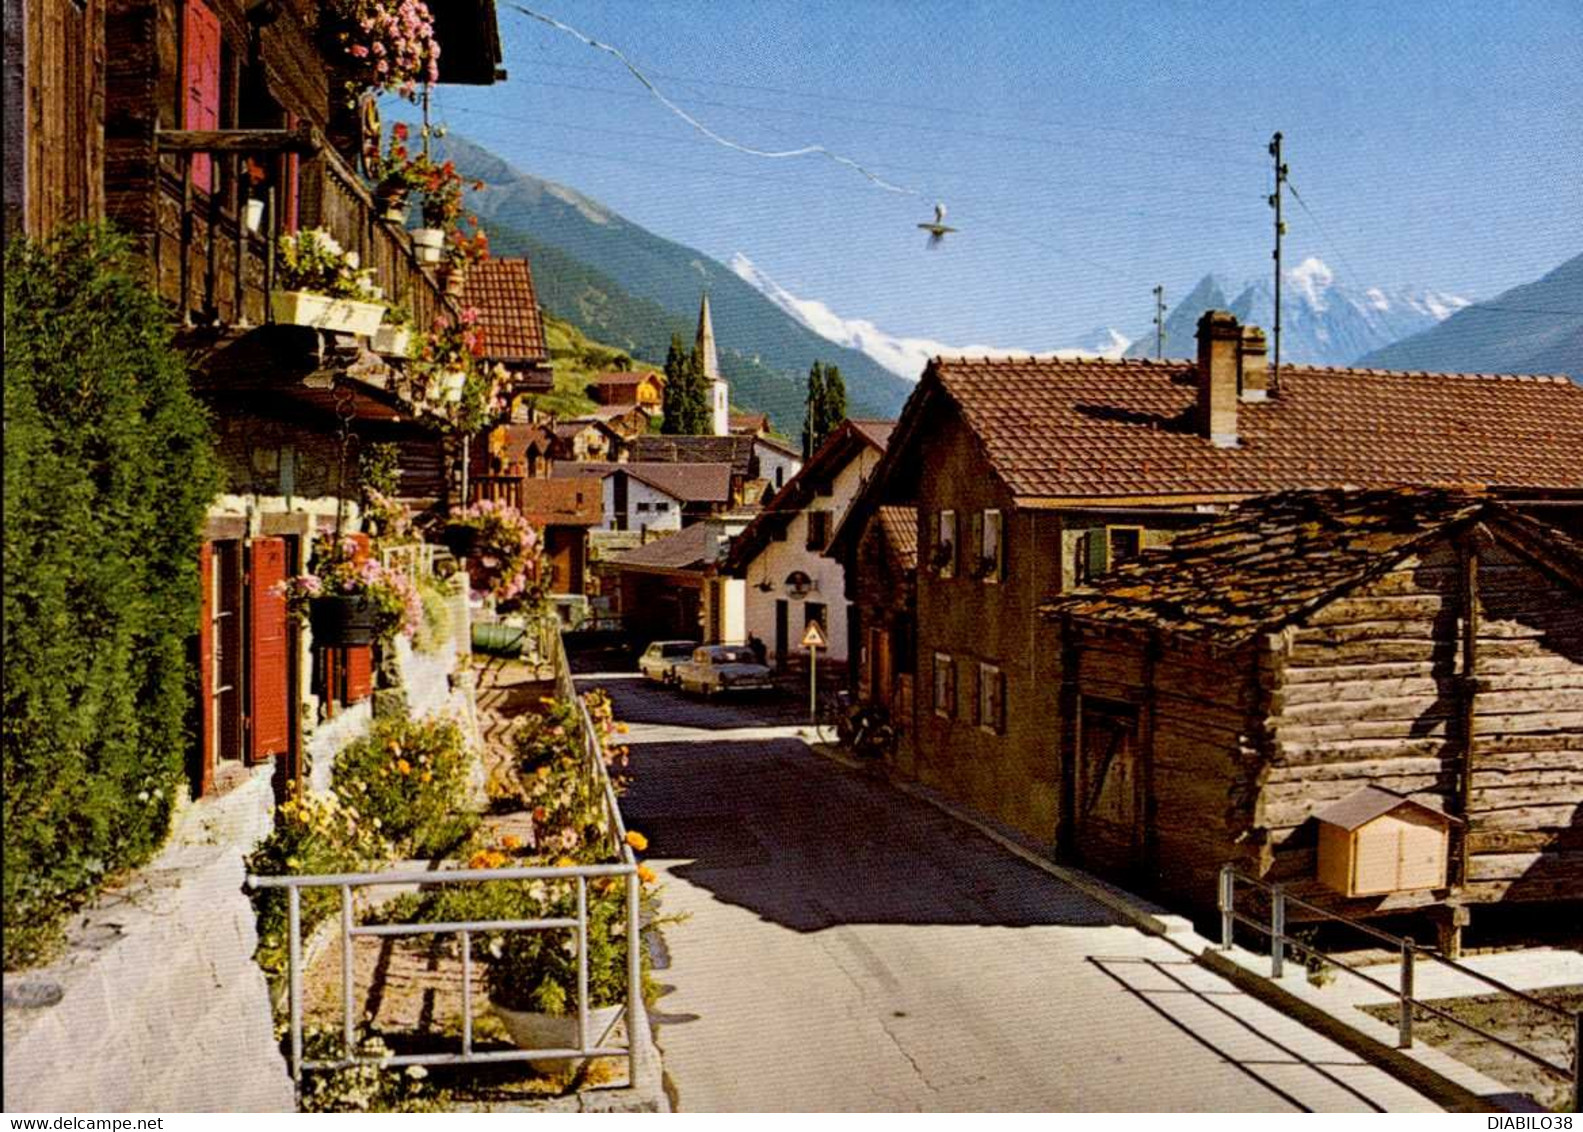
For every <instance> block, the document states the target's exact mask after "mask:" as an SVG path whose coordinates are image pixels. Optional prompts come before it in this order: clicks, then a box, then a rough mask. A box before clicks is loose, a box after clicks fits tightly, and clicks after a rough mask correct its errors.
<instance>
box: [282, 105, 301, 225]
mask: <svg viewBox="0 0 1583 1132" xmlns="http://www.w3.org/2000/svg"><path fill="white" fill-rule="evenodd" d="M286 128H287V129H288V130H295V129H296V128H297V116H296V115H295V114H293V113H292V112H291V111H290V110H288V111H286ZM281 173H282V176H281V190H280V193H281V196H283V197H284V198H285V199H284V200H282V201H281V202H280V215H281V223H282V225H283V226H284V227H285V230H286V231H287V232H295V231H296V230H297V223H298V219H299V217H300V208H299V206H300V203H301V197H302V158H301V156H300V155H299V154H295V153H288V154H286V156H285V158H284V159H283V160H282V170H281Z"/></svg>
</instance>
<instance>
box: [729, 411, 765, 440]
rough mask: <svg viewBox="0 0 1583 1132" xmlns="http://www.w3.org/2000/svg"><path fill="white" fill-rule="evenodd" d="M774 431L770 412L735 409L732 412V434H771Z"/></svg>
mask: <svg viewBox="0 0 1583 1132" xmlns="http://www.w3.org/2000/svg"><path fill="white" fill-rule="evenodd" d="M772 431H774V430H773V429H771V428H770V415H769V414H768V413H747V412H737V411H733V412H732V414H731V435H732V436H769V435H770V433H771V432H772Z"/></svg>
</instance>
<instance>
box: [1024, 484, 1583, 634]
mask: <svg viewBox="0 0 1583 1132" xmlns="http://www.w3.org/2000/svg"><path fill="white" fill-rule="evenodd" d="M1474 518H1478V519H1480V520H1482V521H1484V522H1486V523H1488V524H1490V525H1491V526H1492V527H1498V528H1500V529H1502V530H1504V531H1505V532H1506V533H1507V534H1508V536H1509V537H1511V538H1512V539H1514V540H1517V541H1519V542H1520V543H1521V544H1522V545H1526V546H1527V547H1529V548H1542V549H1541V550H1540V552H1541V553H1542V554H1543V555H1544V557H1546V558H1547V559H1552V558H1553V559H1559V560H1562V561H1564V562H1570V563H1571V564H1572V567H1571V570H1572V572H1573V573H1574V574H1577V573H1578V571H1583V545H1580V544H1579V543H1578V542H1576V541H1575V540H1573V539H1571V538H1569V537H1568V536H1567V535H1565V534H1563V533H1562V532H1560V531H1557V530H1554V529H1552V528H1550V527H1547V526H1545V525H1544V524H1541V523H1538V522H1536V521H1535V520H1533V519H1531V518H1528V517H1527V516H1525V515H1522V514H1519V513H1518V512H1516V511H1513V510H1512V509H1511V508H1509V507H1507V506H1505V505H1504V504H1500V503H1496V502H1493V501H1491V500H1488V499H1486V498H1483V497H1480V496H1477V495H1471V494H1467V493H1464V492H1455V491H1443V490H1439V489H1435V488H1397V489H1394V490H1373V491H1339V490H1331V491H1290V492H1283V493H1281V494H1279V495H1270V496H1263V497H1260V498H1256V499H1251V500H1247V501H1245V502H1243V503H1242V504H1240V505H1239V506H1238V508H1237V509H1236V510H1235V511H1233V512H1231V513H1230V514H1229V515H1227V516H1226V517H1225V518H1223V519H1219V520H1217V521H1215V522H1213V523H1210V524H1208V525H1206V526H1202V527H1197V528H1195V529H1193V530H1191V531H1188V532H1185V533H1183V534H1181V535H1179V536H1178V537H1177V539H1176V541H1175V542H1173V543H1171V545H1170V546H1169V547H1167V548H1165V549H1163V550H1158V551H1149V552H1147V553H1145V554H1144V556H1143V557H1141V558H1139V559H1136V560H1134V561H1132V562H1129V563H1126V564H1125V565H1123V566H1120V567H1117V568H1116V570H1114V571H1113V572H1112V573H1109V574H1107V575H1105V576H1104V577H1102V578H1101V579H1099V581H1098V582H1097V583H1096V584H1095V585H1094V586H1093V587H1091V588H1089V589H1087V590H1078V591H1074V592H1073V593H1071V594H1069V595H1067V596H1064V597H1062V598H1060V599H1058V600H1057V601H1054V602H1051V603H1050V604H1048V605H1045V606H1043V607H1041V612H1044V613H1046V614H1048V615H1057V616H1058V615H1065V616H1069V617H1074V618H1079V619H1083V620H1089V621H1102V622H1107V623H1122V624H1130V625H1136V626H1141V627H1153V628H1159V629H1163V630H1167V631H1170V632H1174V633H1187V634H1201V635H1207V636H1212V637H1213V639H1214V640H1215V641H1217V642H1220V643H1226V644H1235V643H1238V642H1240V641H1245V640H1248V639H1250V638H1251V637H1253V636H1254V635H1255V634H1257V633H1258V632H1260V631H1264V630H1267V629H1273V628H1275V627H1278V626H1280V625H1283V624H1286V623H1289V622H1291V621H1292V620H1294V619H1296V618H1297V617H1299V616H1300V615H1303V614H1306V613H1307V612H1309V611H1310V610H1312V609H1315V608H1317V607H1319V606H1321V605H1323V604H1325V603H1327V602H1328V601H1330V600H1331V599H1332V598H1333V597H1335V596H1336V595H1337V594H1339V593H1341V592H1342V591H1344V590H1346V589H1350V588H1351V587H1353V586H1355V585H1357V584H1358V583H1360V582H1362V581H1365V580H1367V579H1368V578H1370V577H1372V576H1373V575H1375V574H1376V573H1381V572H1384V571H1385V570H1388V569H1389V568H1390V567H1391V565H1392V564H1393V563H1395V562H1396V561H1398V560H1399V559H1401V558H1402V557H1403V556H1405V555H1407V554H1408V553H1410V552H1411V551H1412V550H1413V549H1414V548H1415V546H1416V545H1417V544H1419V543H1421V542H1427V541H1430V540H1431V539H1435V538H1440V537H1443V536H1444V535H1445V534H1447V533H1448V530H1447V529H1448V528H1450V527H1452V526H1456V525H1460V524H1462V523H1463V522H1465V521H1468V520H1472V519H1474ZM1579 576H1580V577H1583V575H1579Z"/></svg>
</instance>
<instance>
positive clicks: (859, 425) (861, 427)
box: [847, 421, 896, 452]
mask: <svg viewBox="0 0 1583 1132" xmlns="http://www.w3.org/2000/svg"><path fill="white" fill-rule="evenodd" d="M847 423H848V424H850V425H851V426H852V427H853V428H854V429H856V430H857V431H858V432H860V433H862V434H863V436H864V437H866V438H867V439H868V442H869V443H870V444H872V445H873V446H874V447H875V448H878V449H879V450H880V451H881V452H883V451H885V446H886V445H888V444H889V443H890V434H891V433H892V432H894V431H896V422H895V421H849V422H847Z"/></svg>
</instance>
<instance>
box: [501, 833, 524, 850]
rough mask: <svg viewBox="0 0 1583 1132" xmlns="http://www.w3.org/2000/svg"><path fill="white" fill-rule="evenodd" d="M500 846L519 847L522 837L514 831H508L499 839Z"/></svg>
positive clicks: (520, 846) (505, 847) (504, 847)
mask: <svg viewBox="0 0 1583 1132" xmlns="http://www.w3.org/2000/svg"><path fill="white" fill-rule="evenodd" d="M500 846H501V848H502V849H521V848H522V838H520V837H518V836H517V835H516V834H514V833H508V834H506V835H505V836H504V837H502V838H501V839H500Z"/></svg>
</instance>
